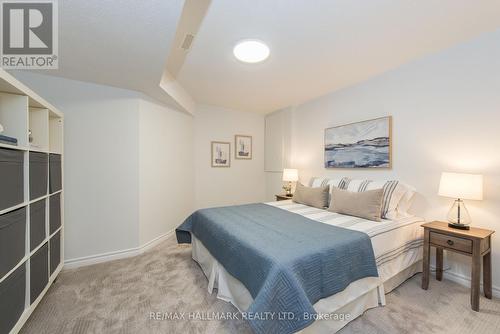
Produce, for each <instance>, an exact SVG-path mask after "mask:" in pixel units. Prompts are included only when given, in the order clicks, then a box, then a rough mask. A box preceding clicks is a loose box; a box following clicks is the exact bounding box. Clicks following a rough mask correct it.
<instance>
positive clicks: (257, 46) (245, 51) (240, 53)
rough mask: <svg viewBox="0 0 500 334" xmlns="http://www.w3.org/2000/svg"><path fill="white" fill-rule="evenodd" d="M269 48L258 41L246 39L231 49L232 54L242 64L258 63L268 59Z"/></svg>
mask: <svg viewBox="0 0 500 334" xmlns="http://www.w3.org/2000/svg"><path fill="white" fill-rule="evenodd" d="M269 53H270V50H269V47H268V46H267V45H266V44H265V43H263V42H261V41H258V40H255V39H247V40H243V41H240V42H238V44H236V46H235V47H234V49H233V54H234V56H235V57H236V59H238V60H239V61H242V62H244V63H252V64H255V63H260V62H262V61H264V60H266V59H267V58H268V57H269Z"/></svg>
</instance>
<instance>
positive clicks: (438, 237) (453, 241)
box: [430, 232, 472, 254]
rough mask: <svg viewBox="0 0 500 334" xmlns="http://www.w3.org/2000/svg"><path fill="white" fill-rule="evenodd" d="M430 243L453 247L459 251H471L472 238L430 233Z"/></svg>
mask: <svg viewBox="0 0 500 334" xmlns="http://www.w3.org/2000/svg"><path fill="white" fill-rule="evenodd" d="M430 242H431V244H434V245H437V246H441V247H444V248H451V249H455V250H457V251H460V252H465V253H469V254H471V253H472V240H469V239H463V238H457V237H452V236H450V235H445V234H441V233H436V232H431V233H430Z"/></svg>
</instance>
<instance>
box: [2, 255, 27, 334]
mask: <svg viewBox="0 0 500 334" xmlns="http://www.w3.org/2000/svg"><path fill="white" fill-rule="evenodd" d="M25 296H26V264H24V263H23V264H22V265H21V266H20V267H19V268H17V269H16V270H15V271H14V272H13V273H12V274H10V276H9V277H7V278H6V279H5V280H4V281H3V282H1V283H0V334H7V333H9V332H10V331H11V329H12V328H13V327H14V326H15V325H16V323H17V321H18V320H19V318H20V317H21V315H22V314H23V312H24V301H25V298H26V297H25Z"/></svg>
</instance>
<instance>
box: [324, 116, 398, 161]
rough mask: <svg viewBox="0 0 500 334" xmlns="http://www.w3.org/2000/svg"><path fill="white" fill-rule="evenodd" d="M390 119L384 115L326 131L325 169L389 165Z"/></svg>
mask: <svg viewBox="0 0 500 334" xmlns="http://www.w3.org/2000/svg"><path fill="white" fill-rule="evenodd" d="M391 122H392V118H391V117H390V116H389V117H383V118H377V119H373V120H369V121H363V122H358V123H352V124H346V125H341V126H337V127H333V128H329V129H326V130H325V168H390V167H391Z"/></svg>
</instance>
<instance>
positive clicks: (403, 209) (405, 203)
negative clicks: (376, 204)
mask: <svg viewBox="0 0 500 334" xmlns="http://www.w3.org/2000/svg"><path fill="white" fill-rule="evenodd" d="M403 186H405V187H406V189H407V190H406V193H405V194H404V195H403V197H402V198H401V201H400V202H399V204H398V207H397V209H396V210H397V211H398V215H399V216H402V217H409V216H411V215H410V213H409V212H408V211H409V210H410V207H411V205H412V203H413V199H414V198H415V193H416V192H417V189H415V188H414V187H412V186H410V185H408V184H406V183H403Z"/></svg>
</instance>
